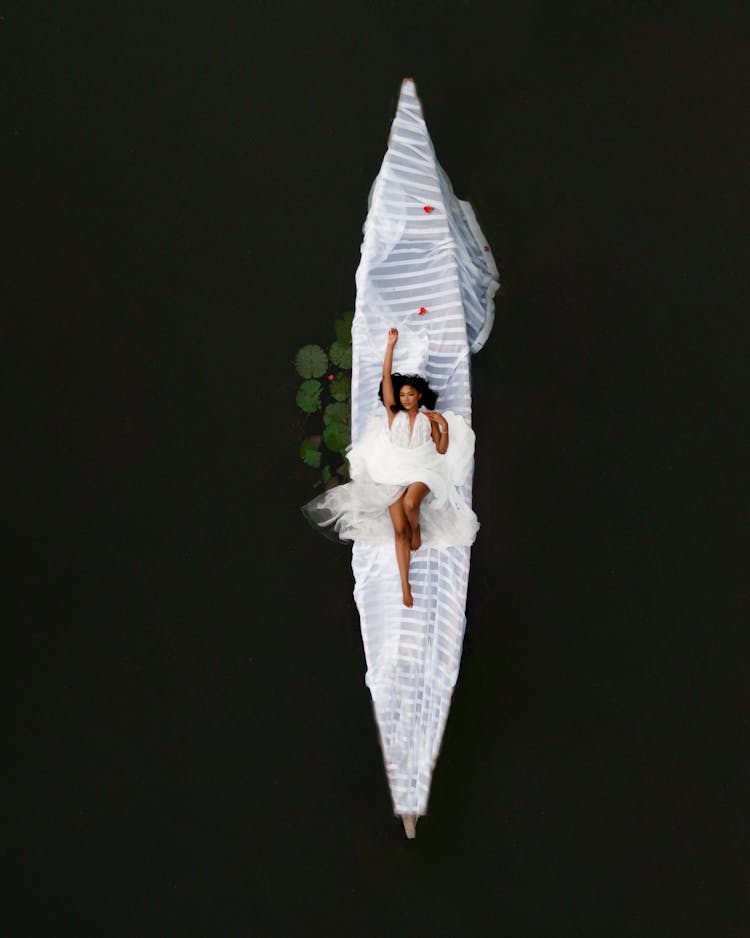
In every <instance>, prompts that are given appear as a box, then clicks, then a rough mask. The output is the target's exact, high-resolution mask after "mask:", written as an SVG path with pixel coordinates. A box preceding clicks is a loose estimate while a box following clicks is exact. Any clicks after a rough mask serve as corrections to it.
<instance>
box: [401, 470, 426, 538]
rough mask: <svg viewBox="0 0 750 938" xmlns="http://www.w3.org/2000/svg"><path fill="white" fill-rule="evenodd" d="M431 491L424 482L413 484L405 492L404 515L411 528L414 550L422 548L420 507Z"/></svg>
mask: <svg viewBox="0 0 750 938" xmlns="http://www.w3.org/2000/svg"><path fill="white" fill-rule="evenodd" d="M429 491H430V489H429V487H428V486H426V485H425V484H424V482H412V484H411V485H410V486H409V487H408V488H407V490H406V491H405V492H404V513H405V514H406V519H407V521H408V522H409V527H410V528H411V549H412V550H418V549H419V548H420V547H421V546H422V534H421V531H420V528H419V506H420V505H421V504H422V499H423V498H424V497H425V495H426V494H427V493H428V492H429Z"/></svg>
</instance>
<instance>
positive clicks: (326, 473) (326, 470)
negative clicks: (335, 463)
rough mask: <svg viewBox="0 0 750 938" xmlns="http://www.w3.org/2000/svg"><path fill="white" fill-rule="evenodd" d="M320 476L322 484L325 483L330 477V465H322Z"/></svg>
mask: <svg viewBox="0 0 750 938" xmlns="http://www.w3.org/2000/svg"><path fill="white" fill-rule="evenodd" d="M320 477H321V478H322V480H323V484H324V485H325V483H326V482H327V481H328V480H329V479H330V478H331V467H330V466H323V471H322V472H321V473H320Z"/></svg>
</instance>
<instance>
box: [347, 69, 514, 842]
mask: <svg viewBox="0 0 750 938" xmlns="http://www.w3.org/2000/svg"><path fill="white" fill-rule="evenodd" d="M363 235H364V238H363V242H362V247H361V260H360V263H359V266H358V268H357V272H356V278H355V279H356V288H357V293H356V303H355V315H354V321H353V324H352V414H351V430H352V440H353V441H357V440H358V439H359V438H360V436H361V434H363V433H364V432H365V429H366V427H367V425H368V421H369V420H370V418H371V417H373V416H374V415H377V414H381V415H382V412H383V411H382V404H381V403H380V401H379V400H378V397H377V388H378V384H379V382H380V378H381V373H382V367H383V353H384V351H385V337H386V334H387V332H388V329H389V328H390V327H391V326H396V327H397V328H398V330H399V340H398V343H397V345H396V349H395V354H394V370H395V371H400V372H402V373H415V372H416V373H419V374H422V375H423V376H424V377H426V378H427V380H428V382H429V384H430V385H431V387H432V388H434V389H435V390H436V391H438V392H439V395H440V397H439V400H438V406H437V409H438V410H440V411H446V410H451V411H453V412H455V413H457V414H460V415H461V416H462V417H463V418H464V419H465V420H466V421H467V423H469V424H471V382H470V359H471V355H472V354H473V353H475V352H477V351H479V349H481V348H482V346H483V345H484V343H485V342H486V340H487V338H488V336H489V334H490V331H491V329H492V323H493V319H494V295H495V293H496V291H497V289H498V287H499V278H498V270H497V266H496V264H495V260H494V258H493V256H492V251H491V249H490V246H489V244H488V242H487V240H486V239H485V237H484V235H483V234H482V231H481V228H480V227H479V224H478V222H477V219H476V216H475V213H474V211H473V209H472V207H471V205H470V204H469V202H468V201H462V200H460V199H458V198H457V197H456V196H455V194H454V192H453V188H452V186H451V183H450V180H449V179H448V176H447V175H446V174H445V172H444V171H443V169H442V168H441V167H440V165H439V164H438V162H437V159H436V156H435V150H434V147H433V145H432V141H431V139H430V135H429V133H428V131H427V126H426V124H425V121H424V117H423V113H422V106H421V103H420V101H419V98H418V97H417V91H416V86H415V83H414V81H413V79H411V78H406V79H404V81H403V82H402V84H401V89H400V94H399V98H398V104H397V108H396V115H395V118H394V120H393V123H392V125H391V129H390V135H389V138H388V146H387V151H386V154H385V156H384V158H383V162H382V165H381V167H380V170H379V172H378V174H377V176H376V178H375V180H374V182H373V184H372V187H371V189H370V194H369V198H368V212H367V218H366V220H365V223H364V226H363ZM472 477H473V466H472V471H471V472H470V473H469V476H468V478H467V479H466V481H465V482H464V484H463V485H462V486H461V487H460V489H459V492H460V495H461V497H462V498H463V499H464V500H465V501H466V503H467V504H468V505H469V506H471V497H472ZM479 520H480V522H481V517H480V519H479ZM481 536H482V534H481V531H480V533H479V537H480V538H481ZM470 554H471V548H470V547H468V546H467V547H444V548H434V547H433V548H429V547H422V548H420V549H419V550H418V551H416V552H414V553H413V554H412V559H411V567H410V582H411V587H412V594H413V596H414V606H413V607H412V608H410V609H409V608H407V607H405V606H404V605H403V603H402V600H401V588H400V581H399V574H398V566H397V562H396V555H395V550H394V546H393V544H382V543H381V544H376V543H373V542H366V541H362V540H357V541H355V542H354V543H353V545H352V571H353V574H354V584H355V585H354V599H355V602H356V604H357V609H358V611H359V616H360V623H361V631H362V641H363V645H364V652H365V659H366V665H367V671H366V675H365V684H366V685H367V687H368V689H369V691H370V694H371V696H372V702H373V708H374V713H375V719H376V722H377V726H378V732H379V736H380V743H381V746H382V751H383V758H384V762H385V770H386V775H387V778H388V783H389V786H390V793H391V798H392V802H393V810H394V814H395V815H397V816H400V817H401V818H402V821H403V825H404V829H405V831H406V835H407V837H409V838H412V837H414V836H415V832H416V822H417V819H418V818H419V817H420V816H422V815H424V814H426V812H427V804H428V798H429V791H430V785H431V781H432V774H433V770H434V768H435V764H436V760H437V757H438V753H439V751H440V746H441V741H442V738H443V732H444V729H445V724H446V720H447V717H448V712H449V709H450V703H451V698H452V695H453V689H454V686H455V683H456V679H457V677H458V672H459V666H460V661H461V650H462V645H463V638H464V631H465V628H466V616H465V609H466V592H467V586H468V579H469V561H470Z"/></svg>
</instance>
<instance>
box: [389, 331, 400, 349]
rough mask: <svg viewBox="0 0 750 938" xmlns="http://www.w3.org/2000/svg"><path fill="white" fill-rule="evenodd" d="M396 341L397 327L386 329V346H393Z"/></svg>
mask: <svg viewBox="0 0 750 938" xmlns="http://www.w3.org/2000/svg"><path fill="white" fill-rule="evenodd" d="M397 342H398V329H389V330H388V340H387V344H388V348H393V346H394V345H395V344H396V343H397Z"/></svg>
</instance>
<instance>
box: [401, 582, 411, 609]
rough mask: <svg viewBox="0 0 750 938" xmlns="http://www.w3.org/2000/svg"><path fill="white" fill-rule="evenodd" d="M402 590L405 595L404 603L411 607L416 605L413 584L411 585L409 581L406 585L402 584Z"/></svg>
mask: <svg viewBox="0 0 750 938" xmlns="http://www.w3.org/2000/svg"><path fill="white" fill-rule="evenodd" d="M401 592H402V593H403V596H404V605H405V606H408V607H409V609H411V607H412V606H413V605H414V598H413V597H412V595H411V586H409V584H408V583H407V584H406V586H404V585H403V584H402V586H401Z"/></svg>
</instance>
